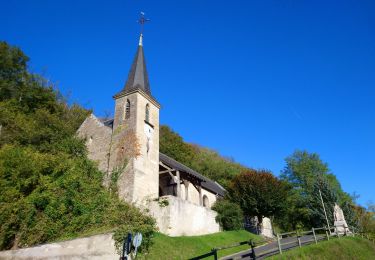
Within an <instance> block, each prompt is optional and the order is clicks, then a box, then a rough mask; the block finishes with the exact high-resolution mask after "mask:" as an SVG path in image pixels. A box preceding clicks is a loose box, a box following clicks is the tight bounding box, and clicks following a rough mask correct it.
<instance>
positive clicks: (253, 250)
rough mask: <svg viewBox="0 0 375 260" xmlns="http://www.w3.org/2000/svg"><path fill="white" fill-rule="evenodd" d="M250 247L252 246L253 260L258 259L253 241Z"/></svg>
mask: <svg viewBox="0 0 375 260" xmlns="http://www.w3.org/2000/svg"><path fill="white" fill-rule="evenodd" d="M250 246H251V257H252V259H257V256H256V255H255V249H254V247H255V243H254V242H253V240H250Z"/></svg>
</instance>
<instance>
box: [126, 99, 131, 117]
mask: <svg viewBox="0 0 375 260" xmlns="http://www.w3.org/2000/svg"><path fill="white" fill-rule="evenodd" d="M128 118H130V101H129V99H128V100H126V105H125V119H128Z"/></svg>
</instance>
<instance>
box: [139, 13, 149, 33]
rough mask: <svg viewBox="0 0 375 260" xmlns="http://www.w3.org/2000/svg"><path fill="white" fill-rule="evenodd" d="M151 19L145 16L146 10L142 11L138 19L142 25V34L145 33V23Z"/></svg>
mask: <svg viewBox="0 0 375 260" xmlns="http://www.w3.org/2000/svg"><path fill="white" fill-rule="evenodd" d="M149 21H151V20H150V19H147V18H146V17H145V13H144V12H141V17H140V18H139V20H138V23H139V24H140V25H141V34H143V26H144V24H145V23H147V22H149Z"/></svg>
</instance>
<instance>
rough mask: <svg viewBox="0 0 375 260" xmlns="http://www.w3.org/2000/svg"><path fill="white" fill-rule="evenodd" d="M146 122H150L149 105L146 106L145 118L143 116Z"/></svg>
mask: <svg viewBox="0 0 375 260" xmlns="http://www.w3.org/2000/svg"><path fill="white" fill-rule="evenodd" d="M145 120H146V122H150V105H149V104H147V105H146V116H145Z"/></svg>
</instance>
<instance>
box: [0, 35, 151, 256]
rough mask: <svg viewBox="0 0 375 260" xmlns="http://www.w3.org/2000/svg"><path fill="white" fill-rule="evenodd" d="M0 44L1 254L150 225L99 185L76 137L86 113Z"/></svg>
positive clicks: (18, 53)
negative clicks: (12, 249)
mask: <svg viewBox="0 0 375 260" xmlns="http://www.w3.org/2000/svg"><path fill="white" fill-rule="evenodd" d="M28 60H29V59H28V57H26V56H25V55H24V54H23V53H22V51H21V50H19V49H18V48H15V47H11V46H9V45H8V44H7V43H5V42H0V191H1V192H0V223H1V225H0V250H4V249H10V248H17V247H26V246H31V245H35V244H40V243H44V242H48V241H56V240H60V239H65V238H73V237H77V236H82V235H85V234H92V233H97V232H104V231H115V235H116V238H117V242H119V241H120V240H121V239H122V238H123V234H124V233H126V232H127V231H129V230H141V231H142V232H143V234H144V235H145V236H144V237H145V238H146V244H147V242H148V241H149V238H150V236H151V234H152V232H153V231H154V230H155V224H154V220H153V219H152V218H151V217H148V216H145V215H143V214H142V213H141V212H140V211H139V210H138V209H136V208H134V207H132V206H130V205H128V204H126V203H124V202H121V201H120V200H119V199H118V198H117V195H116V194H111V193H109V192H108V191H107V190H106V189H105V188H103V187H102V185H101V184H102V178H103V176H102V173H101V172H100V171H99V170H98V169H97V167H96V165H95V164H94V163H93V162H91V161H90V160H89V159H88V158H87V152H86V148H85V145H84V141H83V140H79V139H77V138H76V135H75V133H76V131H77V129H78V127H79V125H80V124H81V123H82V121H83V120H84V119H85V117H86V116H87V115H88V114H89V113H90V111H87V110H85V109H83V108H82V107H80V106H79V105H76V104H73V105H68V103H67V102H66V100H64V98H63V97H62V96H61V95H60V93H59V92H57V91H56V90H55V89H54V88H53V87H52V86H51V85H49V84H48V83H47V82H46V80H44V79H43V78H42V77H40V76H38V75H35V74H31V73H29V72H28V70H27V62H28Z"/></svg>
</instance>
